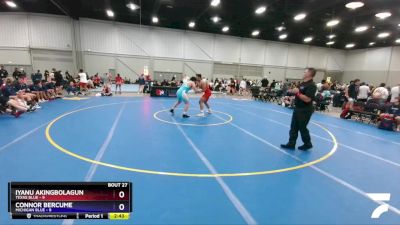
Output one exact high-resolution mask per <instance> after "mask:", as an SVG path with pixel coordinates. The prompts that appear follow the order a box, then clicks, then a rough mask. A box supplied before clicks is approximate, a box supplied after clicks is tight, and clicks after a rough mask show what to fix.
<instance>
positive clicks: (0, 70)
mask: <svg viewBox="0 0 400 225" xmlns="http://www.w3.org/2000/svg"><path fill="white" fill-rule="evenodd" d="M7 76H8V72H7V70H6V69H4V66H0V82H2V80H3V79H6V78H7Z"/></svg>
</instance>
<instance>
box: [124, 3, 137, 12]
mask: <svg viewBox="0 0 400 225" xmlns="http://www.w3.org/2000/svg"><path fill="white" fill-rule="evenodd" d="M126 6H127V7H128V8H130V9H131V10H133V11H135V10H136V9H138V8H140V7H139V6H138V5H136V4H135V3H132V2H130V3H129V4H128V5H126Z"/></svg>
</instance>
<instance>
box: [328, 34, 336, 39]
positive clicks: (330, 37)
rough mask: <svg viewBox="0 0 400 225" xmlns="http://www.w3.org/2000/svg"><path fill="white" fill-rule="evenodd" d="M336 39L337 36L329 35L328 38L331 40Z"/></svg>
mask: <svg viewBox="0 0 400 225" xmlns="http://www.w3.org/2000/svg"><path fill="white" fill-rule="evenodd" d="M335 37H336V34H330V35H328V38H329V39H334V38H335Z"/></svg>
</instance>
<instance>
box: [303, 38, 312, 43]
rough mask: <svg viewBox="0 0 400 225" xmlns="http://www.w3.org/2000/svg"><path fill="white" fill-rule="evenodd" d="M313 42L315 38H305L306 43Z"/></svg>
mask: <svg viewBox="0 0 400 225" xmlns="http://www.w3.org/2000/svg"><path fill="white" fill-rule="evenodd" d="M312 40H313V37H306V38H304V42H306V43H308V42H310V41H312Z"/></svg>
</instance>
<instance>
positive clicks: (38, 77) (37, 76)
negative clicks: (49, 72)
mask: <svg viewBox="0 0 400 225" xmlns="http://www.w3.org/2000/svg"><path fill="white" fill-rule="evenodd" d="M31 79H32V82H33V84H37V83H39V82H41V81H42V79H43V75H42V73H41V72H40V70H37V72H36V73H34V74H32V76H31Z"/></svg>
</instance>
